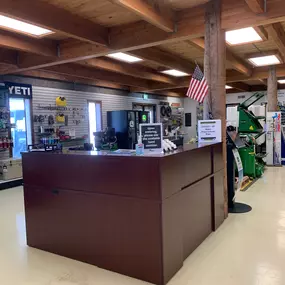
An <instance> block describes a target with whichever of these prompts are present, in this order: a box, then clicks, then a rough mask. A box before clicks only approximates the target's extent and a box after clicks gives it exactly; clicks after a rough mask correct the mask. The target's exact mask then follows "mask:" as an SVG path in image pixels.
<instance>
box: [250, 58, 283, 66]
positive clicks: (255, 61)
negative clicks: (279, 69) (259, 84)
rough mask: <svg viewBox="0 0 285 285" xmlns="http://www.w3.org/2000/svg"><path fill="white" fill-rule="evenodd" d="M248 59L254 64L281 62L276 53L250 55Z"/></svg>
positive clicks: (262, 64)
mask: <svg viewBox="0 0 285 285" xmlns="http://www.w3.org/2000/svg"><path fill="white" fill-rule="evenodd" d="M248 60H249V61H250V62H251V63H252V64H253V65H255V66H266V65H275V64H280V63H281V62H280V60H279V58H278V57H277V56H276V55H266V56H259V57H252V58H249V59H248Z"/></svg>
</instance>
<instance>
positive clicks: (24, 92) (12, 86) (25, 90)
mask: <svg viewBox="0 0 285 285" xmlns="http://www.w3.org/2000/svg"><path fill="white" fill-rule="evenodd" d="M5 85H6V87H8V90H9V96H10V97H21V98H26V99H29V98H32V95H33V91H32V85H30V84H22V83H13V82H5Z"/></svg>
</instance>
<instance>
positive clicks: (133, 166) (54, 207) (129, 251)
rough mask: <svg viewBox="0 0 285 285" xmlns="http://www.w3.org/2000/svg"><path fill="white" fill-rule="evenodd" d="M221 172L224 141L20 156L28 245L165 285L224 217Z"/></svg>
mask: <svg viewBox="0 0 285 285" xmlns="http://www.w3.org/2000/svg"><path fill="white" fill-rule="evenodd" d="M223 167H224V166H223V158H222V144H212V145H205V146H200V147H199V146H198V145H185V146H184V147H183V148H181V149H180V150H178V151H175V152H174V153H172V154H167V155H160V154H158V155H152V156H139V157H138V156H130V155H118V154H117V155H114V154H109V153H105V152H102V153H100V152H69V153H41V152H34V153H23V176H24V199H25V213H26V228H27V243H28V245H29V246H31V247H35V248H39V249H42V250H45V251H49V252H52V253H55V254H59V255H62V256H66V257H69V258H72V259H76V260H79V261H83V262H87V263H90V264H93V265H96V266H98V267H101V268H104V269H108V270H111V271H115V272H118V273H121V274H125V275H128V276H131V277H134V278H138V279H141V280H144V281H148V282H150V283H154V284H158V285H162V284H166V283H167V282H168V281H169V280H170V279H171V278H172V277H173V276H174V275H175V273H176V272H177V271H178V270H179V269H180V268H181V267H182V266H183V261H184V260H185V259H186V258H187V257H188V256H189V254H191V252H193V251H194V250H195V249H196V248H197V247H198V246H199V244H201V243H202V241H203V240H204V239H205V238H206V237H207V236H208V235H209V234H210V233H211V232H212V231H213V230H215V229H217V228H218V227H219V225H220V224H221V223H222V222H223V220H224V186H223V174H224V169H223Z"/></svg>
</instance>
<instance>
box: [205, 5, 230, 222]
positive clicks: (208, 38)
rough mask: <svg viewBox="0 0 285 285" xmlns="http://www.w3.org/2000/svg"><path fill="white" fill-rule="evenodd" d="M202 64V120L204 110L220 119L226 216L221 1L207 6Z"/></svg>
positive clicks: (224, 100) (224, 97) (223, 36)
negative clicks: (205, 87) (206, 89)
mask: <svg viewBox="0 0 285 285" xmlns="http://www.w3.org/2000/svg"><path fill="white" fill-rule="evenodd" d="M205 28H206V30H205V61H204V64H205V65H204V72H205V76H206V79H207V81H208V84H209V95H208V96H207V97H208V98H207V100H206V102H205V104H204V107H205V108H204V110H205V109H206V110H205V111H206V112H204V119H208V118H207V108H208V109H209V112H210V114H211V116H212V118H213V119H221V120H222V139H223V158H224V168H225V172H224V212H225V217H227V216H228V190H227V167H226V160H227V159H226V157H227V154H226V89H225V85H226V66H225V62H226V45H225V31H224V30H222V29H221V0H211V1H209V2H208V3H207V8H206V14H205Z"/></svg>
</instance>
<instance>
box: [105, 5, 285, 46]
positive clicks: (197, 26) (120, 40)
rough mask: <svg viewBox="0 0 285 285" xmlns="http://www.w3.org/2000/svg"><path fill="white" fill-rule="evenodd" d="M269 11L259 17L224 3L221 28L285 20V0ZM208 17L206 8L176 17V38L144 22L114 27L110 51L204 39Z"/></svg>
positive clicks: (245, 8) (244, 8) (189, 11)
mask: <svg viewBox="0 0 285 285" xmlns="http://www.w3.org/2000/svg"><path fill="white" fill-rule="evenodd" d="M267 7H268V11H267V13H265V14H264V15H256V14H255V13H253V12H252V11H250V10H249V9H248V6H247V4H246V3H245V2H244V1H236V0H227V1H223V5H222V23H221V24H222V27H221V28H222V29H224V30H233V29H237V28H245V27H249V26H254V27H255V26H262V25H264V24H269V23H276V22H280V21H282V20H284V19H285V9H284V7H285V3H284V1H283V0H268V1H267ZM204 15H205V6H204V5H202V6H198V7H195V8H191V9H184V10H181V11H180V12H178V13H177V14H176V32H175V33H172V34H167V33H165V32H163V31H161V30H160V29H157V28H153V27H152V26H151V25H148V24H145V23H144V22H142V23H135V24H130V25H124V26H121V27H113V28H112V29H111V30H110V47H111V48H112V49H114V50H118V49H125V50H131V49H135V48H136V49H139V48H144V47H150V46H155V45H159V44H164V43H168V42H173V41H177V40H186V39H192V38H197V37H201V36H203V34H204V30H205V24H204Z"/></svg>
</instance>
